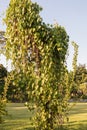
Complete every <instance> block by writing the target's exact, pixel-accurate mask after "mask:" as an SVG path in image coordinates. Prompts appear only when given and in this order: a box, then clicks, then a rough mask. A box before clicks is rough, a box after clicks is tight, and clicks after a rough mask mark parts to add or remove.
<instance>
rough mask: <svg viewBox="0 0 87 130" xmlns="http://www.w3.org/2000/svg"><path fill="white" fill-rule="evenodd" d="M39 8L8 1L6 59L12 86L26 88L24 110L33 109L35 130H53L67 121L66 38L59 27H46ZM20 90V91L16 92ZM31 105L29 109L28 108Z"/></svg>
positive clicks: (25, 0) (28, 2) (20, 0)
mask: <svg viewBox="0 0 87 130" xmlns="http://www.w3.org/2000/svg"><path fill="white" fill-rule="evenodd" d="M41 10H42V8H41V7H40V6H39V5H38V4H37V3H32V1H31V0H10V4H9V7H8V9H7V11H6V18H5V23H6V26H7V29H6V38H7V41H6V47H5V48H6V56H7V58H10V59H11V60H12V67H13V71H12V75H11V80H12V81H13V84H16V85H17V84H19V82H22V84H21V86H20V87H23V86H25V87H26V92H27V94H28V99H29V101H28V103H26V104H27V106H28V108H29V109H30V110H32V109H35V110H36V115H35V120H36V124H35V127H36V129H37V130H54V128H55V127H56V124H58V126H59V125H61V124H63V123H64V121H65V119H68V118H67V112H68V99H69V90H68V88H69V81H68V79H69V78H68V72H67V68H66V64H65V60H66V59H65V57H66V54H67V49H68V42H69V37H68V35H67V33H66V31H65V29H64V28H63V27H61V26H59V25H55V26H54V25H47V24H45V23H44V22H43V20H42V18H41V17H40V15H39V13H40V11H41ZM19 89H20V88H19ZM31 102H32V104H33V105H32V106H31Z"/></svg>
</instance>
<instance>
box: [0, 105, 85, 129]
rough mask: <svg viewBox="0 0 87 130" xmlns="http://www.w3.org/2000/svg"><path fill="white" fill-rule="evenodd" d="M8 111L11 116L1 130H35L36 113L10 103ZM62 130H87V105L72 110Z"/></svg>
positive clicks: (77, 106)
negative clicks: (34, 117)
mask: <svg viewBox="0 0 87 130" xmlns="http://www.w3.org/2000/svg"><path fill="white" fill-rule="evenodd" d="M7 110H8V113H9V116H8V117H6V119H5V121H4V123H3V124H1V125H0V130H34V128H33V125H32V122H31V120H30V117H32V116H33V114H34V112H30V111H28V109H27V108H26V107H25V106H24V104H23V103H8V104H7ZM57 130H58V129H57ZM61 130H87V103H77V104H76V105H75V106H74V107H73V108H72V110H71V111H70V116H69V123H68V124H67V125H64V128H61Z"/></svg>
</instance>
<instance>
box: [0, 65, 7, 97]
mask: <svg viewBox="0 0 87 130" xmlns="http://www.w3.org/2000/svg"><path fill="white" fill-rule="evenodd" d="M6 77H7V69H6V68H5V67H4V66H3V65H2V64H0V95H2V94H3V91H4V85H5V78H6Z"/></svg>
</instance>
